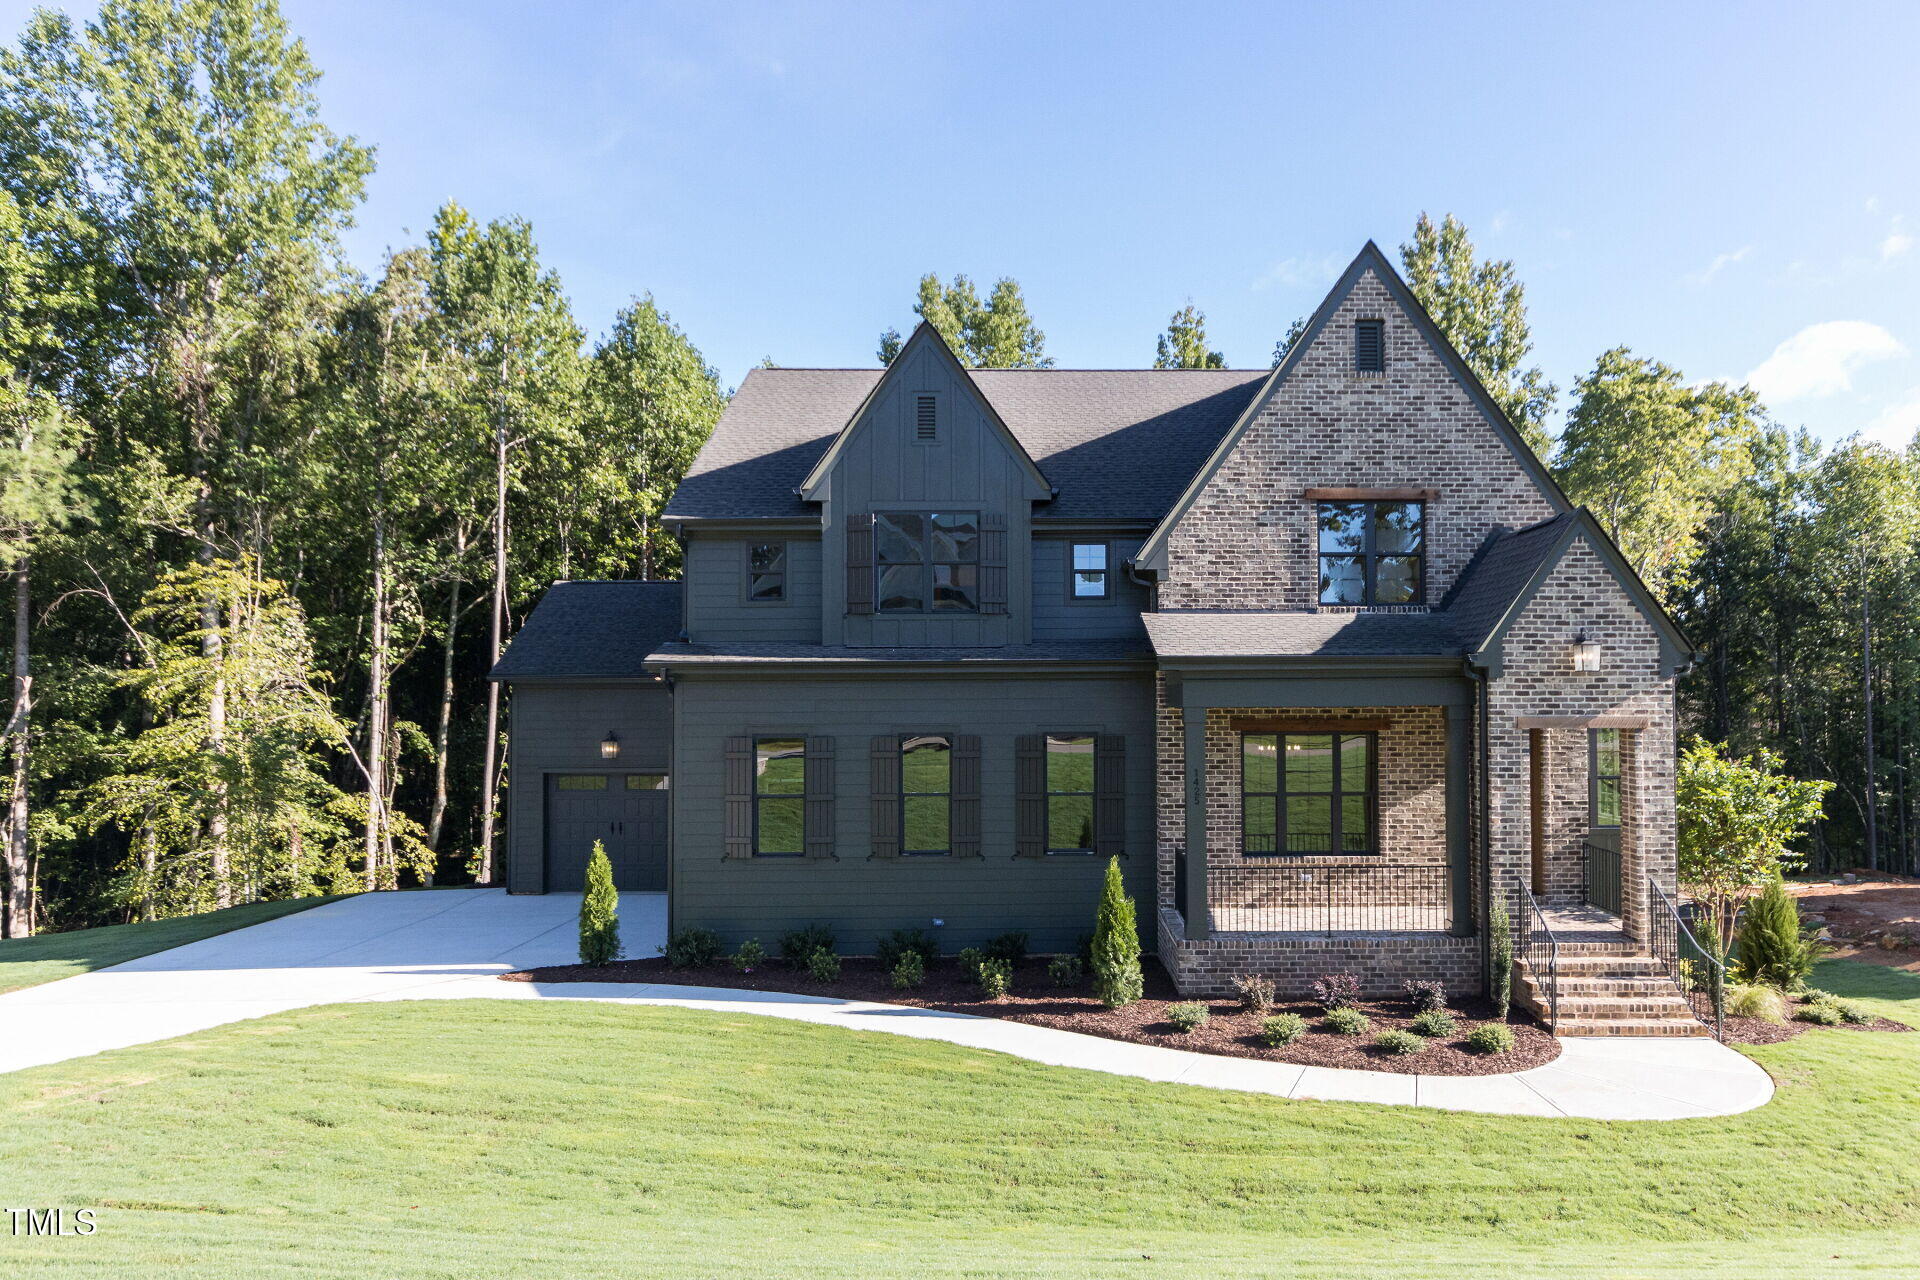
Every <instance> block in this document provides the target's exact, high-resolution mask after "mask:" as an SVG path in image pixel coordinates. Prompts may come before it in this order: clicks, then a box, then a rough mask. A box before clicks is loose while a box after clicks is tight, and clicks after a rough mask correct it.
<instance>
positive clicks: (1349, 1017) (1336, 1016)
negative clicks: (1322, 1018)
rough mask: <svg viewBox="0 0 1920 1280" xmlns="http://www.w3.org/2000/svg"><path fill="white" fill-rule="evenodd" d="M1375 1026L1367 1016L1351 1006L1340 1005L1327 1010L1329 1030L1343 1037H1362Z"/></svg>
mask: <svg viewBox="0 0 1920 1280" xmlns="http://www.w3.org/2000/svg"><path fill="white" fill-rule="evenodd" d="M1372 1025H1373V1024H1372V1023H1371V1022H1369V1021H1367V1015H1366V1014H1364V1013H1362V1012H1360V1011H1359V1010H1358V1009H1356V1008H1354V1007H1353V1006H1351V1005H1344V1004H1343V1005H1339V1006H1336V1007H1335V1008H1332V1009H1329V1010H1327V1030H1329V1031H1332V1032H1335V1033H1337V1034H1339V1035H1343V1036H1360V1035H1365V1034H1366V1033H1367V1028H1368V1027H1370V1026H1372Z"/></svg>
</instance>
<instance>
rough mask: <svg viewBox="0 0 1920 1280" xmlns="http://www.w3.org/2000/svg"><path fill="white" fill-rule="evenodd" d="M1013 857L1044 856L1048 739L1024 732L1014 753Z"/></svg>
mask: <svg viewBox="0 0 1920 1280" xmlns="http://www.w3.org/2000/svg"><path fill="white" fill-rule="evenodd" d="M1013 856H1014V857H1016V858H1044V857H1046V856H1047V739H1046V736H1045V735H1044V734H1038V733H1023V734H1021V735H1020V738H1019V740H1018V741H1017V742H1016V743H1015V745H1014V753H1013Z"/></svg>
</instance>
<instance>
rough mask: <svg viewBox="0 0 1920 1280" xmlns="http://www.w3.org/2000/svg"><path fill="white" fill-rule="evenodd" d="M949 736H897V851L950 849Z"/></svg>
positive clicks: (951, 742) (919, 734)
mask: <svg viewBox="0 0 1920 1280" xmlns="http://www.w3.org/2000/svg"><path fill="white" fill-rule="evenodd" d="M952 799H953V739H952V738H949V737H947V736H945V735H944V734H934V733H910V734H906V735H904V736H902V737H901V739H900V852H902V853H905V854H916V853H950V852H952V849H953V809H952V807H951V805H952Z"/></svg>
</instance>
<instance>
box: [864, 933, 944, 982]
mask: <svg viewBox="0 0 1920 1280" xmlns="http://www.w3.org/2000/svg"><path fill="white" fill-rule="evenodd" d="M908 952H912V953H913V954H914V955H916V956H919V957H920V968H921V971H922V972H925V971H926V970H928V969H931V968H932V967H933V962H934V961H936V960H938V959H939V958H940V942H939V940H938V939H937V938H935V937H934V936H933V935H932V934H930V933H928V932H927V931H926V930H925V929H895V930H894V931H893V932H892V933H890V934H888V935H887V936H886V937H884V938H882V939H880V941H879V942H877V943H875V944H874V947H873V954H874V958H875V959H877V960H878V961H879V962H880V967H881V968H882V969H885V970H886V971H887V972H888V973H892V972H893V971H894V970H895V969H897V968H899V967H900V958H901V957H902V956H904V955H906V954H907V953H908Z"/></svg>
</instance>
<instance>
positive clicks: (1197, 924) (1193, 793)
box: [1180, 707, 1213, 942]
mask: <svg viewBox="0 0 1920 1280" xmlns="http://www.w3.org/2000/svg"><path fill="white" fill-rule="evenodd" d="M1180 721H1181V724H1182V726H1183V727H1184V729H1185V730H1186V747H1187V770H1186V774H1187V801H1186V813H1187V884H1186V889H1187V937H1188V938H1189V939H1190V940H1192V941H1195V942H1200V941H1204V940H1205V939H1207V938H1209V937H1211V936H1212V933H1213V929H1212V916H1211V913H1210V911H1209V910H1208V905H1207V711H1206V708H1205V707H1185V708H1182V709H1181V712H1180Z"/></svg>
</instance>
